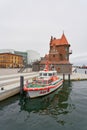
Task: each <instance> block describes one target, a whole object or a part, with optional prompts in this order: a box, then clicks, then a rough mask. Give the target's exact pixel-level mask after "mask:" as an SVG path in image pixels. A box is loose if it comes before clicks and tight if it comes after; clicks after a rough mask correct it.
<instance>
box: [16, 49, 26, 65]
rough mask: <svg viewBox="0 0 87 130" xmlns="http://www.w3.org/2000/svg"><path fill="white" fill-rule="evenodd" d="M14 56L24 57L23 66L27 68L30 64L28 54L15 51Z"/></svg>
mask: <svg viewBox="0 0 87 130" xmlns="http://www.w3.org/2000/svg"><path fill="white" fill-rule="evenodd" d="M14 54H16V55H20V56H22V57H23V64H24V66H26V65H27V64H28V54H27V52H22V51H14Z"/></svg>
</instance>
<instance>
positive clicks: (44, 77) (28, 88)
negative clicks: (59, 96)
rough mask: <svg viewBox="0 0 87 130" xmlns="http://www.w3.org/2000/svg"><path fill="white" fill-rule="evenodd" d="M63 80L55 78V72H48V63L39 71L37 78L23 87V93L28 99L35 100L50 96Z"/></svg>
mask: <svg viewBox="0 0 87 130" xmlns="http://www.w3.org/2000/svg"><path fill="white" fill-rule="evenodd" d="M62 84H63V80H62V79H61V78H59V77H58V76H57V71H56V70H49V67H48V63H47V64H46V66H45V69H44V70H43V71H39V76H38V77H36V78H34V79H33V81H32V82H31V83H28V82H27V83H26V84H25V85H24V88H23V89H24V91H25V92H27V95H28V97H30V98H35V97H40V96H44V95H47V94H50V93H51V92H53V91H55V90H56V89H58V88H60V87H61V86H62Z"/></svg>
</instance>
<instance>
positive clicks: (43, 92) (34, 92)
mask: <svg viewBox="0 0 87 130" xmlns="http://www.w3.org/2000/svg"><path fill="white" fill-rule="evenodd" d="M62 84H63V80H60V81H59V82H58V83H57V84H55V85H51V86H46V87H44V88H43V89H40V90H39V89H38V90H30V91H27V96H28V97H30V98H35V97H40V96H44V95H47V94H50V93H51V92H53V91H55V90H56V89H58V88H60V87H61V86H62Z"/></svg>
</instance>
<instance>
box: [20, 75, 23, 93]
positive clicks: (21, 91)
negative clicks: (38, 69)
mask: <svg viewBox="0 0 87 130" xmlns="http://www.w3.org/2000/svg"><path fill="white" fill-rule="evenodd" d="M23 87H24V77H23V76H20V94H21V95H23V93H24V91H23Z"/></svg>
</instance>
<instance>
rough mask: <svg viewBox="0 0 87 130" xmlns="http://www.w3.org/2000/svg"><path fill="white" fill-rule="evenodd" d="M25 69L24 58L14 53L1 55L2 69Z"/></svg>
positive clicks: (0, 65) (0, 63)
mask: <svg viewBox="0 0 87 130" xmlns="http://www.w3.org/2000/svg"><path fill="white" fill-rule="evenodd" d="M19 67H23V57H22V56H20V55H16V54H12V53H0V68H19Z"/></svg>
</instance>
